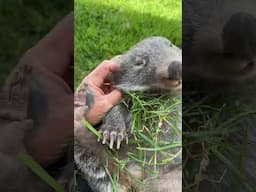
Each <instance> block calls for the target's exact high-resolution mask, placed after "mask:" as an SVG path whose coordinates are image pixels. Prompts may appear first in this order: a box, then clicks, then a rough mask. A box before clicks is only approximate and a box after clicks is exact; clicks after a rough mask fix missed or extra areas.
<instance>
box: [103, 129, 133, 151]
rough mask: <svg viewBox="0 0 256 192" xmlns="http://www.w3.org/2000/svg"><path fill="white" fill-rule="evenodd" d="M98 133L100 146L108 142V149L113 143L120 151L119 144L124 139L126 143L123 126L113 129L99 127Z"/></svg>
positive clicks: (126, 137)
mask: <svg viewBox="0 0 256 192" xmlns="http://www.w3.org/2000/svg"><path fill="white" fill-rule="evenodd" d="M99 133H101V134H102V137H103V139H102V144H105V143H106V141H108V140H109V147H110V149H112V148H113V145H114V143H116V148H117V149H120V145H121V142H122V141H123V140H124V139H125V140H126V143H128V136H127V133H126V128H125V127H123V126H120V127H114V126H109V125H108V126H107V125H103V126H101V128H100V130H99Z"/></svg>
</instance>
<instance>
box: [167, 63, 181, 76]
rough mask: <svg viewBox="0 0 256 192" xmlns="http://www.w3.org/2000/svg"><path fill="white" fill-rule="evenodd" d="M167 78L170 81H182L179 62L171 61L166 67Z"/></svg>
mask: <svg viewBox="0 0 256 192" xmlns="http://www.w3.org/2000/svg"><path fill="white" fill-rule="evenodd" d="M168 78H169V79H170V80H174V81H179V80H181V79H182V64H181V61H173V62H172V63H171V64H169V66H168Z"/></svg>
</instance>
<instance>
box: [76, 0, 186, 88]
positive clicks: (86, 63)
mask: <svg viewBox="0 0 256 192" xmlns="http://www.w3.org/2000/svg"><path fill="white" fill-rule="evenodd" d="M176 9H177V7H176ZM170 11H171V8H170ZM149 36H164V37H166V38H168V39H170V40H171V41H172V42H173V43H174V44H176V45H178V46H181V18H176V19H170V20H167V19H165V18H161V17H156V16H153V15H151V14H148V13H147V14H142V13H138V12H136V11H133V10H132V11H128V10H126V9H124V8H123V7H121V8H119V7H111V6H106V5H100V4H97V3H93V2H88V1H87V2H86V3H81V2H79V1H76V2H75V87H77V86H78V83H79V82H80V81H81V80H82V78H83V77H84V76H85V75H86V74H88V72H90V71H91V70H92V69H93V68H95V66H96V65H98V64H99V63H100V62H101V61H103V60H105V59H110V58H112V57H113V56H115V55H118V54H121V53H123V52H124V51H126V50H127V49H129V48H130V47H131V46H132V45H134V44H135V43H137V42H138V41H140V40H142V39H144V38H146V37H149Z"/></svg>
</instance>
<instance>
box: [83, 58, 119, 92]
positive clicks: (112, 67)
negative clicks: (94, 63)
mask: <svg viewBox="0 0 256 192" xmlns="http://www.w3.org/2000/svg"><path fill="white" fill-rule="evenodd" d="M118 67H119V66H118V64H117V63H115V62H113V61H103V62H102V63H101V64H100V65H99V66H98V67H96V68H95V69H94V70H93V71H92V72H91V74H90V75H89V78H88V79H89V80H90V82H92V83H93V84H94V85H95V86H98V87H100V86H102V85H103V83H104V81H105V79H106V78H107V76H108V75H109V74H110V73H112V72H114V71H116V70H117V69H118Z"/></svg>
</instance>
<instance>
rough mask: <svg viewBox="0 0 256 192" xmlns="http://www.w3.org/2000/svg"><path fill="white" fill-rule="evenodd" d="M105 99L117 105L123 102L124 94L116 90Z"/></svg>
mask: <svg viewBox="0 0 256 192" xmlns="http://www.w3.org/2000/svg"><path fill="white" fill-rule="evenodd" d="M105 99H106V100H108V102H109V103H110V104H111V105H116V104H118V103H119V102H120V101H121V100H122V93H121V92H120V91H118V90H116V89H115V90H113V91H112V92H110V93H109V94H107V95H105Z"/></svg>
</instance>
